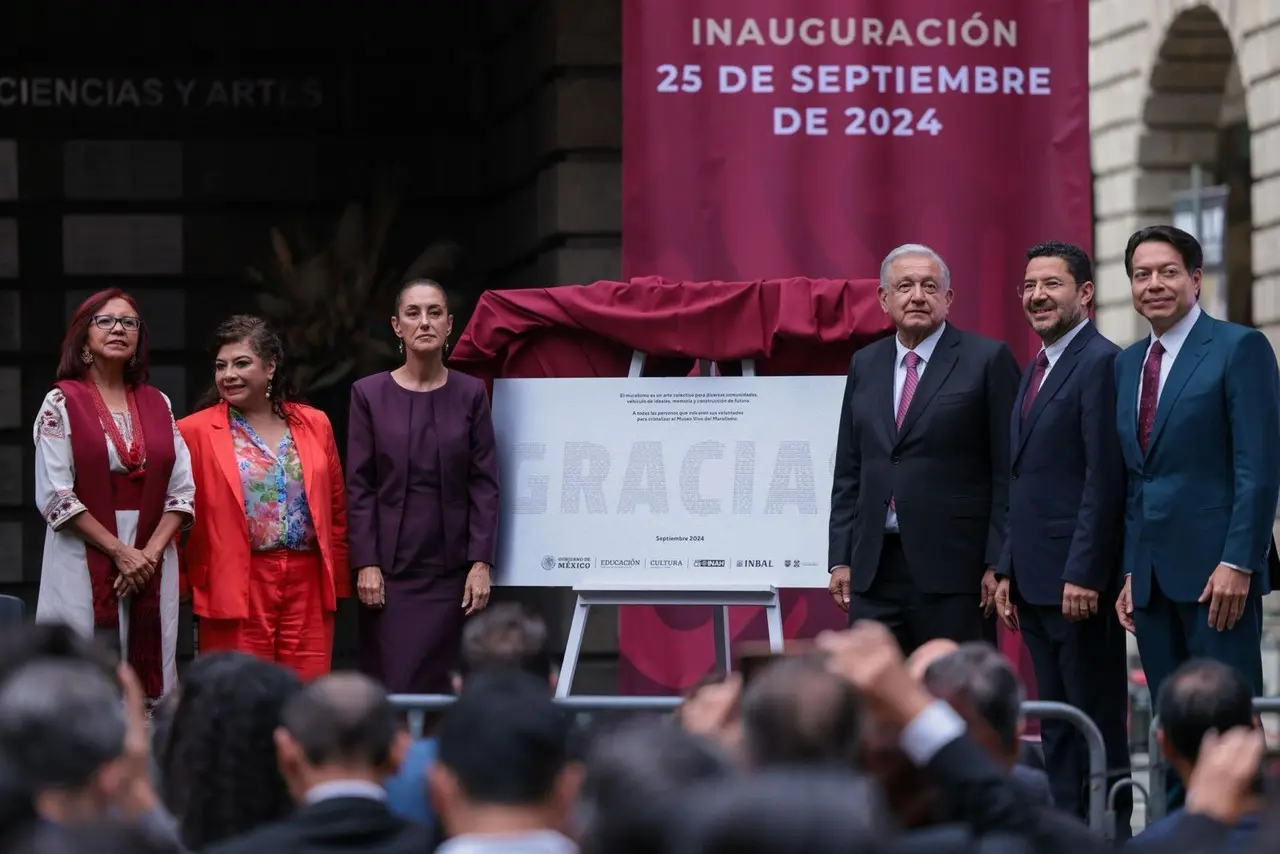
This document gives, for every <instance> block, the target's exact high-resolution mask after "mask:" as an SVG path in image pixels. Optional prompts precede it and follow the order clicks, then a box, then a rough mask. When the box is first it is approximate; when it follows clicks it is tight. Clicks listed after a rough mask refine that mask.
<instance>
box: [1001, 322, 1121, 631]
mask: <svg viewBox="0 0 1280 854" xmlns="http://www.w3.org/2000/svg"><path fill="white" fill-rule="evenodd" d="M1118 352H1120V348H1119V347H1117V346H1116V345H1115V344H1113V343H1111V342H1110V341H1108V340H1107V339H1106V338H1104V337H1103V336H1102V335H1101V334H1099V332H1098V330H1097V328H1096V327H1094V325H1093V324H1092V323H1087V324H1085V326H1084V327H1083V328H1082V329H1080V331H1079V332H1077V333H1076V335H1075V337H1074V338H1072V339H1071V341H1070V343H1069V344H1067V348H1066V350H1065V351H1064V352H1063V353H1062V355H1061V356H1059V357H1058V359H1057V361H1056V362H1055V363H1054V364H1053V366H1052V367H1051V368H1050V369H1049V373H1048V375H1047V376H1046V377H1045V379H1044V383H1043V385H1041V387H1040V392H1039V394H1037V395H1036V398H1035V400H1034V401H1033V402H1032V404H1031V411H1030V412H1029V413H1027V419H1026V421H1025V422H1023V420H1022V401H1023V399H1024V398H1025V397H1026V394H1027V386H1028V383H1029V381H1030V379H1031V374H1032V368H1033V367H1034V364H1033V365H1032V366H1031V367H1028V368H1027V370H1026V371H1025V372H1024V373H1023V375H1022V385H1021V386H1020V387H1019V389H1018V397H1017V399H1016V400H1015V402H1014V406H1013V413H1012V415H1011V422H1010V432H1009V435H1010V438H1011V444H1012V451H1011V453H1010V462H1011V471H1010V478H1009V513H1008V520H1009V534H1008V536H1007V537H1006V539H1005V547H1004V551H1003V553H1002V555H1001V559H1000V565H999V567H998V569H997V571H998V573H999V574H1000V575H1007V576H1009V577H1010V578H1011V579H1012V587H1013V591H1014V595H1015V596H1016V597H1017V598H1018V600H1019V601H1022V602H1027V603H1029V604H1032V605H1049V606H1053V605H1060V604H1061V603H1062V585H1063V582H1067V581H1069V582H1071V583H1072V584H1078V585H1080V586H1081V587H1086V588H1088V589H1090V590H1096V591H1098V592H1099V593H1106V592H1108V591H1112V592H1114V591H1115V590H1116V589H1118V579H1119V559H1120V550H1119V542H1120V532H1121V528H1122V522H1123V518H1124V517H1123V513H1124V494H1125V493H1124V489H1125V486H1124V484H1125V476H1124V459H1123V457H1122V456H1121V453H1120V440H1119V437H1118V436H1117V435H1116V427H1115V425H1116V420H1115V419H1116V417H1115V407H1116V393H1115V358H1116V354H1117V353H1118Z"/></svg>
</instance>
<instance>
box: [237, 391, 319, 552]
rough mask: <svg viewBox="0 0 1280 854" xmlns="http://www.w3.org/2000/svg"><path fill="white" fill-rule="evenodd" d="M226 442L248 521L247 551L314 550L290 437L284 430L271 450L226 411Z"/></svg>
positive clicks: (313, 533) (299, 465) (313, 535)
mask: <svg viewBox="0 0 1280 854" xmlns="http://www.w3.org/2000/svg"><path fill="white" fill-rule="evenodd" d="M231 438H232V441H233V442H234V444H235V450H236V464H237V465H238V467H239V469H240V488H241V491H242V492H243V493H244V515H245V519H247V520H248V522H249V547H250V548H251V549H252V550H253V551H255V552H263V551H271V550H272V549H292V550H294V551H308V550H310V549H313V548H315V547H316V530H315V525H314V524H313V523H312V521H311V508H310V506H309V505H308V504H307V493H306V489H305V488H304V487H303V481H302V460H301V459H300V458H299V457H298V449H297V447H295V445H294V443H293V433H292V432H290V431H289V430H288V429H286V430H285V433H284V438H282V439H281V440H280V445H279V447H277V448H275V449H274V450H272V449H270V448H268V447H267V445H266V443H265V442H263V441H262V438H261V437H260V436H258V433H257V431H255V430H254V429H253V428H252V427H250V426H249V422H247V421H245V419H244V416H242V415H241V414H240V413H239V412H236V411H235V410H231Z"/></svg>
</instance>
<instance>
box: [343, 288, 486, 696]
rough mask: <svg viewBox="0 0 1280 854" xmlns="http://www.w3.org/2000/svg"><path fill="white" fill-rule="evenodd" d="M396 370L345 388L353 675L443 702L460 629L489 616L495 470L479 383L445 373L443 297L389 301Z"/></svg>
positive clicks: (447, 328)
mask: <svg viewBox="0 0 1280 854" xmlns="http://www.w3.org/2000/svg"><path fill="white" fill-rule="evenodd" d="M391 328H392V329H394V330H395V333H396V337H397V338H399V339H400V350H401V352H403V353H404V355H405V362H404V364H403V365H401V366H400V367H399V368H396V369H395V370H394V371H390V372H388V373H381V374H374V375H373V376H369V377H365V378H364V379H362V380H359V381H358V382H356V384H355V385H354V386H352V388H351V422H350V429H349V432H348V436H347V524H348V531H349V539H350V549H351V565H352V566H353V567H357V569H356V590H357V593H358V595H359V597H360V603H361V605H362V606H363V607H362V608H361V614H360V616H361V620H360V623H361V625H360V633H361V663H362V667H363V669H364V670H365V672H366V673H368V674H369V675H371V676H373V677H375V678H377V679H380V680H381V681H382V682H383V684H384V685H386V686H387V689H388V690H389V691H391V692H392V693H395V694H443V693H448V692H449V687H450V674H451V672H452V671H453V669H454V667H455V665H456V663H457V659H458V648H459V645H460V643H461V638H462V624H463V621H464V620H465V619H466V617H467V616H469V615H471V614H474V613H476V612H477V611H480V610H481V609H483V608H484V607H485V606H486V605H488V604H489V583H490V579H489V573H490V568H491V567H492V565H493V553H494V547H495V541H496V537H497V532H498V460H497V454H496V451H495V448H494V442H493V421H492V418H491V417H490V412H489V398H488V395H487V394H486V392H485V387H484V383H482V382H480V381H479V380H477V379H475V378H473V377H469V376H466V375H465V374H460V373H457V372H456V371H450V370H449V369H448V368H446V367H445V366H444V355H445V353H446V352H447V351H448V349H449V344H448V338H449V334H450V332H451V331H452V330H453V316H452V315H451V314H449V305H448V300H447V298H446V296H445V293H444V289H443V288H441V287H440V285H439V284H437V283H436V282H433V281H430V280H425V279H419V280H416V281H411V282H408V283H407V284H405V285H404V286H403V287H402V288H401V289H400V293H399V295H398V296H397V298H396V314H395V316H394V317H392V318H391Z"/></svg>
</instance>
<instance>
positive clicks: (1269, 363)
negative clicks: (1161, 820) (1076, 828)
mask: <svg viewBox="0 0 1280 854" xmlns="http://www.w3.org/2000/svg"><path fill="white" fill-rule="evenodd" d="M1203 258H1204V255H1203V252H1202V250H1201V248H1200V243H1199V242H1198V241H1197V240H1196V239H1195V238H1194V237H1192V236H1191V235H1190V234H1187V233H1186V232H1185V231H1182V230H1180V229H1177V228H1173V227H1172V226H1167V225H1156V226H1150V227H1148V228H1144V229H1142V230H1141V231H1138V232H1137V233H1135V234H1134V235H1133V236H1132V237H1130V238H1129V244H1128V246H1127V247H1126V249H1125V256H1124V260H1125V271H1126V272H1127V273H1128V275H1129V279H1130V283H1131V285H1132V290H1133V305H1134V308H1135V309H1137V311H1138V313H1139V314H1141V315H1142V316H1143V317H1145V318H1146V319H1147V321H1148V322H1149V323H1150V324H1151V335H1150V336H1149V337H1146V338H1143V339H1142V340H1140V341H1139V342H1138V343H1136V344H1134V345H1133V346H1131V347H1129V348H1128V349H1127V350H1125V351H1124V352H1122V353H1121V354H1120V355H1119V356H1117V357H1116V394H1117V398H1116V421H1117V425H1118V428H1119V432H1120V446H1121V450H1122V451H1123V453H1124V459H1125V467H1126V469H1127V471H1128V479H1129V485H1128V490H1127V499H1126V510H1125V530H1124V573H1125V580H1124V586H1123V587H1122V589H1121V591H1120V596H1119V598H1118V599H1117V601H1116V613H1117V615H1118V616H1119V618H1120V622H1121V624H1122V625H1123V626H1124V627H1125V628H1126V629H1128V630H1129V631H1131V632H1133V633H1134V634H1135V635H1136V636H1137V639H1138V652H1139V653H1140V654H1141V656H1142V666H1143V669H1144V670H1145V671H1146V675H1147V685H1148V686H1149V687H1150V690H1151V694H1152V696H1153V697H1154V696H1155V695H1156V693H1157V692H1158V691H1159V690H1160V684H1161V683H1162V682H1163V681H1164V679H1165V678H1166V677H1167V676H1168V675H1169V674H1170V673H1172V672H1173V671H1174V670H1175V669H1177V667H1178V666H1179V665H1180V664H1182V662H1184V661H1186V660H1187V659H1188V658H1213V659H1217V660H1218V661H1222V662H1224V663H1226V664H1230V665H1231V666H1233V667H1236V668H1237V669H1239V670H1240V672H1241V673H1242V674H1243V675H1244V677H1245V678H1246V679H1247V680H1248V681H1249V684H1250V685H1251V686H1252V689H1253V692H1254V695H1255V696H1260V695H1261V694H1262V691H1263V685H1262V652H1261V640H1262V597H1263V595H1265V594H1266V593H1268V592H1270V590H1271V584H1272V572H1273V571H1274V570H1276V569H1280V564H1278V563H1277V560H1276V554H1275V542H1274V540H1273V538H1272V525H1273V524H1274V522H1275V518H1276V504H1277V500H1278V499H1280V372H1278V371H1277V368H1276V356H1275V352H1274V351H1273V350H1272V348H1271V344H1270V342H1269V341H1268V340H1267V338H1266V336H1265V335H1263V334H1262V333H1261V332H1259V331H1258V330H1256V329H1251V328H1249V327H1246V326H1240V325H1238V324H1235V323H1226V322H1224V321H1221V320H1217V319H1215V318H1212V317H1210V316H1209V315H1208V314H1206V313H1205V312H1204V311H1203V310H1201V308H1200V305H1199V299H1200V278H1201V269H1200V268H1201V266H1202V264H1203ZM1169 795H1170V797H1169V801H1170V804H1169V805H1170V806H1172V807H1176V806H1177V805H1178V804H1179V803H1180V802H1181V799H1182V792H1181V790H1180V787H1175V786H1171V787H1170V790H1169Z"/></svg>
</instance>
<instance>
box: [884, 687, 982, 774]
mask: <svg viewBox="0 0 1280 854" xmlns="http://www.w3.org/2000/svg"><path fill="white" fill-rule="evenodd" d="M967 730H968V727H967V726H966V725H965V722H964V718H962V717H960V715H959V714H957V712H956V710H955V709H953V708H951V706H949V705H948V704H947V703H946V702H944V701H943V700H935V701H933V702H932V703H930V704H929V705H928V706H926V707H925V709H924V711H922V712H921V713H920V714H918V715H916V716H915V717H914V718H912V719H911V723H909V724H907V725H906V726H905V727H903V728H902V734H901V735H899V736H898V746H899V747H901V748H902V752H903V753H905V754H906V755H907V758H908V759H910V760H911V764H913V765H915V766H916V767H917V768H923V767H925V766H926V765H928V764H929V762H930V761H932V760H933V757H935V756H937V755H938V752H939V751H940V750H942V748H944V747H946V746H947V745H948V744H950V743H951V742H953V741H955V740H956V739H957V738H959V737H960V736H962V735H964V734H965V732H966V731H967Z"/></svg>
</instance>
